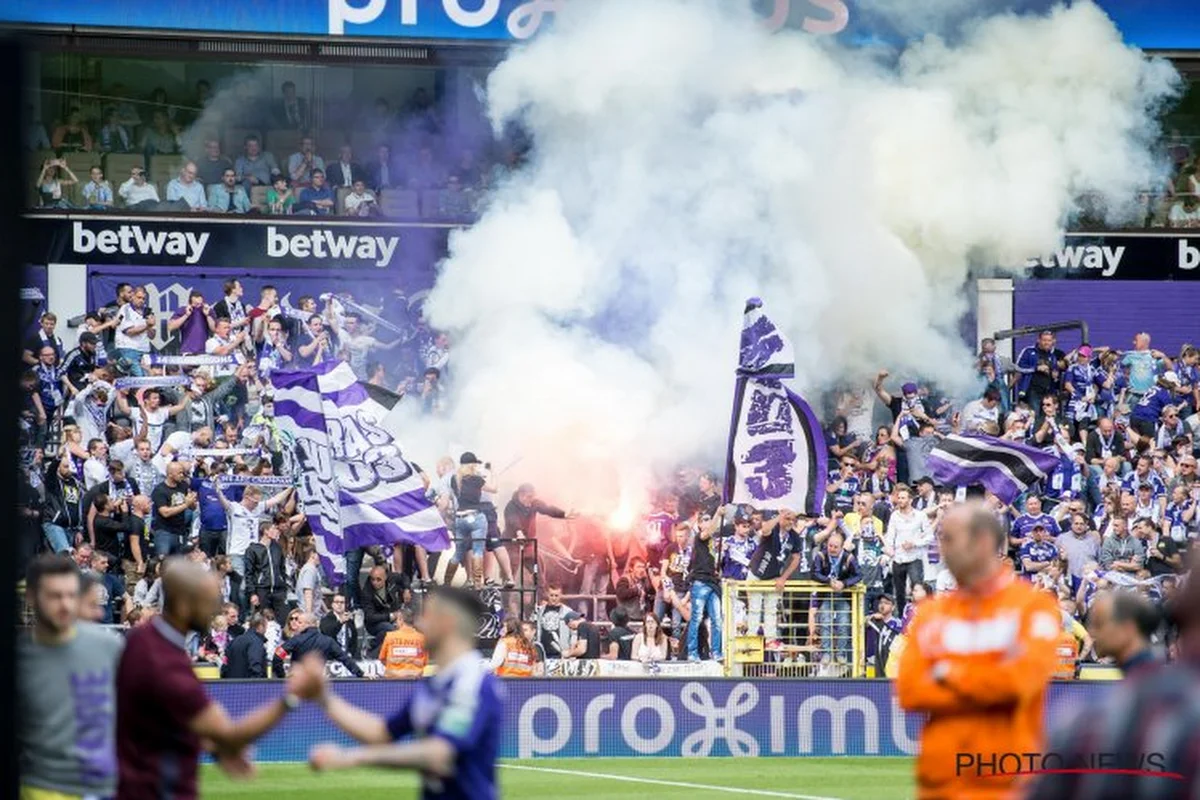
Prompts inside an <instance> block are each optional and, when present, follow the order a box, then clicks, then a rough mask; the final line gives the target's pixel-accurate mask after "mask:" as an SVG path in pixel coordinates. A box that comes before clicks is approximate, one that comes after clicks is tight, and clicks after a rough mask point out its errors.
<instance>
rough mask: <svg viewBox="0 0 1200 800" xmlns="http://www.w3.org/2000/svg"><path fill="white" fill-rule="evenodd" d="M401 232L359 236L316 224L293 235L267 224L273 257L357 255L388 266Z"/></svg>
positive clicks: (340, 256)
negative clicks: (394, 234) (317, 226)
mask: <svg viewBox="0 0 1200 800" xmlns="http://www.w3.org/2000/svg"><path fill="white" fill-rule="evenodd" d="M399 244H400V237H399V236H370V235H367V236H358V235H356V234H341V233H334V232H333V231H331V230H325V229H321V228H314V229H313V231H312V233H297V234H292V235H289V234H287V233H280V232H279V230H278V229H277V228H276V227H275V226H274V225H269V226H267V256H268V257H269V258H283V257H284V256H289V255H290V256H292V257H293V258H357V259H360V260H363V261H374V262H375V266H377V267H386V266H387V265H388V264H390V263H391V261H392V256H393V255H395V254H396V247H397V246H399Z"/></svg>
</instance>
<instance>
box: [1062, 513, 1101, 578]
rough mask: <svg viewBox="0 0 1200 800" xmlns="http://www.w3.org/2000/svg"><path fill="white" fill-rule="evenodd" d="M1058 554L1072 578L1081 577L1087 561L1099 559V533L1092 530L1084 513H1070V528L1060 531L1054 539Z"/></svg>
mask: <svg viewBox="0 0 1200 800" xmlns="http://www.w3.org/2000/svg"><path fill="white" fill-rule="evenodd" d="M1055 544H1057V545H1058V554H1059V556H1060V557H1061V558H1063V559H1064V560H1065V561H1066V562H1067V572H1068V573H1069V574H1070V575H1071V577H1073V578H1082V577H1083V568H1084V566H1085V565H1086V564H1087V563H1088V562H1089V561H1098V560H1099V559H1100V534H1098V533H1096V532H1095V531H1093V530H1092V526H1091V522H1090V521H1089V520H1088V518H1087V515H1086V514H1072V515H1071V529H1070V530H1069V531H1067V532H1066V533H1060V534H1059V535H1058V539H1057V540H1056V541H1055Z"/></svg>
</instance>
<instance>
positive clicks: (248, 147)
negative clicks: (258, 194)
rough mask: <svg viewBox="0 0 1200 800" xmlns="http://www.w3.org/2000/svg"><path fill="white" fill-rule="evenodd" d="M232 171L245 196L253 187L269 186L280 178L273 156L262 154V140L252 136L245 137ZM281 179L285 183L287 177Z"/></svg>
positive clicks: (277, 165)
mask: <svg viewBox="0 0 1200 800" xmlns="http://www.w3.org/2000/svg"><path fill="white" fill-rule="evenodd" d="M233 170H234V172H235V173H236V174H237V180H238V182H239V183H240V184H242V188H243V189H245V190H246V194H250V192H251V190H253V189H254V187H255V186H268V187H269V186H271V185H272V184H273V183H274V182H275V178H276V177H279V176H280V170H279V164H278V163H277V162H276V161H275V156H273V155H271V154H270V153H266V152H263V149H262V140H260V139H259V138H258V137H257V136H255V135H253V134H251V135H250V136H247V137H246V140H245V142H244V144H243V145H242V155H240V156H238V159H237V161H236V162H234V165H233ZM282 177H283V178H284V179H285V183H286V178H287V176H286V175H284V176H282ZM275 213H279V212H275Z"/></svg>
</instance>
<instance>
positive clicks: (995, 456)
mask: <svg viewBox="0 0 1200 800" xmlns="http://www.w3.org/2000/svg"><path fill="white" fill-rule="evenodd" d="M1058 460H1059V459H1058V456H1057V455H1056V454H1055V453H1047V452H1044V451H1042V450H1038V449H1037V448H1035V447H1030V446H1028V445H1025V444H1019V443H1018V442H1013V441H1010V440H1008V439H997V438H996V437H994V436H985V435H983V434H957V433H955V434H951V435H949V436H946V437H945V438H943V439H942V440H941V441H940V442H938V443H937V445H936V446H935V447H934V448H933V449H932V450H930V451H929V455H928V456H927V457H926V459H925V468H926V469H928V470H929V476H930V477H931V478H933V479H934V480H935V481H937V482H938V483H939V484H941V485H943V486H953V487H959V486H974V485H979V484H981V485H983V487H984V488H986V489H987V490H988V491H990V492H991V493H992V494H994V495H996V496H997V497H999V498H1000V499H1001V500H1003V501H1004V502H1005V503H1011V502H1012V501H1013V500H1016V499H1017V497H1018V496H1019V495H1020V494H1021V493H1022V492H1024V491H1025V490H1026V489H1028V488H1029V487H1030V486H1032V485H1033V484H1035V483H1037V482H1038V481H1040V480H1043V479H1045V477H1046V476H1047V475H1049V474H1050V473H1052V472H1054V470H1055V469H1056V468H1057V467H1058Z"/></svg>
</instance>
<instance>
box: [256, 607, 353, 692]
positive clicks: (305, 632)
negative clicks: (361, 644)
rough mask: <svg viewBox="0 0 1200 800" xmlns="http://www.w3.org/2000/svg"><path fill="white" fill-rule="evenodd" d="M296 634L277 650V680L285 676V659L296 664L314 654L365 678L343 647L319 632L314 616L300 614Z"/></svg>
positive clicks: (275, 662)
mask: <svg viewBox="0 0 1200 800" xmlns="http://www.w3.org/2000/svg"><path fill="white" fill-rule="evenodd" d="M293 627H294V628H295V630H296V633H295V634H293V636H292V638H290V639H288V640H287V641H286V642H284V643H283V644H281V645H279V647H277V648H275V659H274V660H273V661H272V662H271V669H272V671H273V674H274V675H275V677H277V678H282V677H283V676H284V667H283V661H284V659H285V658H286V659H288V660H289V661H292V662H295V661H299V660H300V659H302V658H304V656H305V655H307V654H308V653H312V652H317V653H320V654H321V655H322V656H324V657H325V660H326V661H337V662H339V663H340V664H341V665H342V666H344V667H345V668H346V669H348V670H350V674H351V675H353V676H354V677H356V678H361V677H362V676H363V671H362V667H360V666H359V665H358V662H356V661H355V660H354V659H353V658H351V657H350V654H349V653H347V652H346V651H345V650H343V649H342V646H341V645H340V644H338V643H337V642H335V641H334V640H333V639H330V638H329V637H328V636H326V635H325V634H323V633H321V632H320V631H319V630H317V621H316V619H314V618H313V615H312V614H300V616H299V618H298V619H297V620H296V622H295V624H294V626H293Z"/></svg>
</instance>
